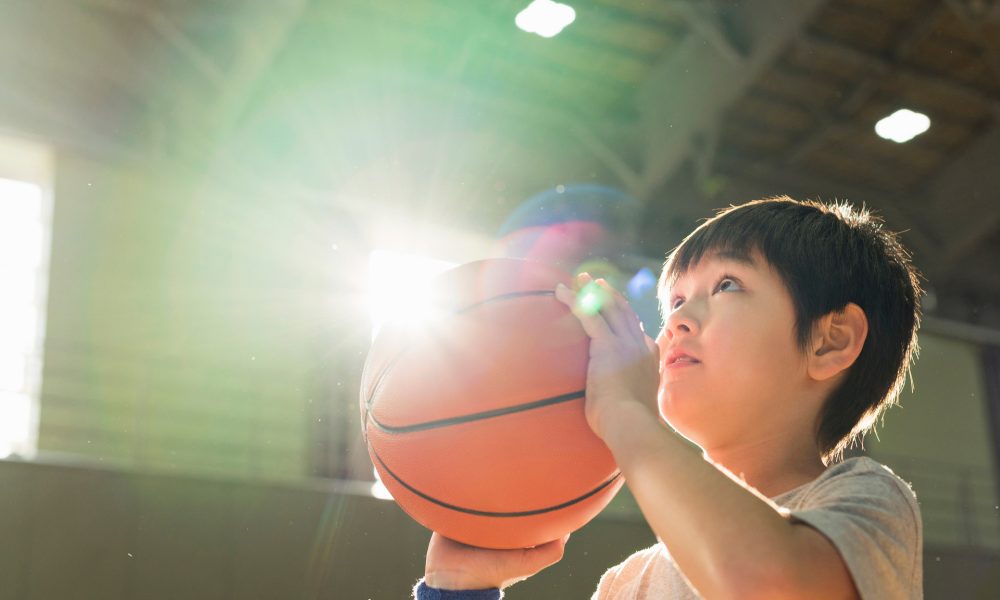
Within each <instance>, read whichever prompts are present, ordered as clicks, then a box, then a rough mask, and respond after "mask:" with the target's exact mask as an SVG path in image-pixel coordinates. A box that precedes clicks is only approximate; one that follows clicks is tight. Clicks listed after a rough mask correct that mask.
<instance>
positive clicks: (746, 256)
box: [656, 250, 757, 305]
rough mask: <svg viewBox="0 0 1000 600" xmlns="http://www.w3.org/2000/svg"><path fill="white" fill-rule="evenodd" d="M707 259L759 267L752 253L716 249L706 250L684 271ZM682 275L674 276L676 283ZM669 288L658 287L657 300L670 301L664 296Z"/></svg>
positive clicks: (685, 271) (661, 301)
mask: <svg viewBox="0 0 1000 600" xmlns="http://www.w3.org/2000/svg"><path fill="white" fill-rule="evenodd" d="M706 259H708V260H723V261H731V262H735V263H738V264H741V265H745V266H748V267H757V261H755V260H754V258H753V255H752V254H750V253H747V252H736V251H734V250H714V251H710V252H706V253H705V254H703V255H702V256H701V257H699V258H698V260H697V261H696V262H695V263H694V264H693V265H689V266H688V268H687V269H685V270H684V273H687V272H688V271H690V270H691V268H692V267H693V266H694V265H696V264H698V263H700V262H701V261H703V260H706ZM681 275H682V274H678V275H677V277H675V278H674V279H675V283H676V280H677V279H680V277H681ZM669 289H670V288H668V287H658V289H657V290H656V297H657V300H659V302H660V304H661V305H662V304H663V301H664V300H665V299H666V300H667V301H668V302H669V301H670V298H667V297H666V296H664V292H666V291H667V290H669Z"/></svg>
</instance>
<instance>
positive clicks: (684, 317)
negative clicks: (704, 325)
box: [661, 303, 698, 340]
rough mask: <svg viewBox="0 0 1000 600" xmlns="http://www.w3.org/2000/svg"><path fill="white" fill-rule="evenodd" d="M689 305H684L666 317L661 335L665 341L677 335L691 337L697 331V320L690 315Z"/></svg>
mask: <svg viewBox="0 0 1000 600" xmlns="http://www.w3.org/2000/svg"><path fill="white" fill-rule="evenodd" d="M689 306H690V304H689V303H686V304H683V305H681V306H680V308H678V309H677V310H675V311H672V312H671V313H670V314H668V315H667V318H666V322H665V323H664V325H663V333H662V334H661V335H662V336H663V337H664V338H666V339H667V340H672V339H673V338H674V336H677V335H691V334H693V333H696V332H697V331H698V320H697V318H696V317H695V316H694V315H693V314H692V313H691V309H690V308H689Z"/></svg>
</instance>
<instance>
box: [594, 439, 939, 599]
mask: <svg viewBox="0 0 1000 600" xmlns="http://www.w3.org/2000/svg"><path fill="white" fill-rule="evenodd" d="M772 499H773V500H774V502H775V503H776V504H778V506H781V507H784V508H786V509H787V510H788V511H789V512H790V514H791V519H792V520H793V521H797V522H800V523H804V524H806V525H809V526H810V527H813V528H814V529H816V530H817V531H819V532H820V533H822V534H823V535H825V536H826V537H827V538H829V539H830V541H832V542H833V545H834V546H836V548H837V550H838V551H840V555H841V556H842V557H843V559H844V562H845V563H846V564H847V568H848V570H849V571H850V572H851V576H852V577H853V578H854V583H855V585H856V586H857V588H858V592H859V593H860V594H861V598H862V599H865V600H867V599H875V598H878V599H879V600H894V599H897V598H900V599H912V598H918V599H919V598H923V595H924V594H923V579H924V577H923V527H922V524H921V520H920V507H919V506H917V498H916V496H915V495H914V494H913V491H912V490H911V489H910V486H909V485H907V484H906V482H904V481H903V480H902V479H900V478H899V477H898V476H897V475H896V474H895V473H893V472H892V471H891V470H889V468H888V467H886V466H885V465H882V464H880V463H878V462H876V461H874V460H872V459H870V458H867V457H858V458H849V459H847V460H845V461H843V462H841V463H837V464H835V465H832V466H830V467H828V468H827V469H826V471H824V472H823V474H822V475H820V476H819V477H817V478H816V479H814V480H813V481H811V482H809V483H807V484H805V485H803V486H800V487H797V488H795V489H794V490H791V491H789V492H786V493H784V494H781V495H780V496H777V497H775V498H772ZM698 598H701V596H700V595H699V594H698V592H697V591H696V590H694V589H693V588H692V587H691V586H690V585H689V584H688V582H687V580H686V579H685V578H684V576H683V574H681V572H680V570H679V569H678V568H677V565H676V564H674V562H673V560H672V559H671V557H670V554H669V553H668V552H667V549H666V547H665V546H664V545H663V543H657V544H656V545H654V546H652V547H650V548H647V549H645V550H641V551H639V552H636V553H635V554H633V555H632V556H630V557H628V558H627V559H625V562H623V563H621V564H620V565H618V566H616V567H612V568H611V569H609V570H608V572H607V573H605V574H604V576H603V577H602V578H601V582H600V584H598V587H597V591H596V592H594V595H593V597H592V598H591V600H647V599H648V600H654V599H655V600H660V599H669V600H674V599H682V600H688V599H698Z"/></svg>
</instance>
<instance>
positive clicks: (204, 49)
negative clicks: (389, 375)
mask: <svg viewBox="0 0 1000 600" xmlns="http://www.w3.org/2000/svg"><path fill="white" fill-rule="evenodd" d="M566 3H567V4H568V5H570V6H572V8H573V9H574V14H575V20H573V22H572V23H570V24H569V25H568V26H566V27H565V29H564V30H562V31H561V32H559V33H558V35H554V36H552V37H544V36H543V35H539V34H536V33H531V32H528V31H524V30H522V29H520V28H519V27H518V25H517V22H516V21H517V15H518V14H519V13H520V12H521V11H522V10H524V9H525V8H526V7H527V6H528V4H529V3H528V0H496V1H492V2H464V1H460V0H439V1H434V0H409V1H395V0H393V1H384V2H367V1H362V0H339V1H335V0H286V1H282V2H265V1H263V0H249V1H246V2H215V1H209V2H206V1H197V0H147V1H143V2H134V1H130V0H0V248H2V251H0V274H2V277H3V280H2V282H0V289H2V290H3V293H2V295H0V332H2V333H0V345H2V346H0V356H2V360H0V457H5V458H3V459H2V460H0V535H2V537H3V539H4V543H3V544H2V545H0V598H2V599H8V598H9V599H22V598H25V599H27V598H30V599H54V598H55V599H61V598H102V599H114V598H241V599H243V598H345V599H354V598H362V599H363V598H373V599H392V598H404V597H406V595H407V593H408V590H409V588H410V587H411V586H412V585H413V583H414V582H415V581H416V579H417V578H418V577H419V576H420V575H421V573H422V567H423V551H424V549H425V547H426V546H425V544H426V541H427V538H428V536H429V534H428V532H427V531H425V530H423V529H422V528H421V527H419V526H418V525H416V524H414V523H413V522H411V521H410V520H409V519H408V518H407V517H406V516H405V515H403V514H402V513H401V511H400V510H399V509H398V508H397V507H396V506H395V504H394V503H392V502H388V501H385V500H382V499H379V498H377V497H376V494H374V493H373V490H376V491H377V488H373V485H374V484H373V476H372V468H371V465H370V462H369V461H368V458H367V455H366V453H365V450H364V447H363V444H362V442H361V439H360V424H359V422H358V420H359V418H358V382H359V377H360V369H361V365H362V363H363V361H364V356H365V351H366V348H367V345H368V344H369V342H370V339H371V335H372V317H371V306H372V302H373V298H372V291H371V290H372V287H371V285H372V284H371V280H372V278H373V277H374V275H373V273H374V271H373V269H372V265H374V264H375V263H374V261H373V256H376V255H378V253H379V252H381V253H389V256H393V257H397V258H399V257H411V258H412V257H414V256H417V257H424V258H426V259H434V260H436V261H447V262H464V261H468V260H473V259H476V258H481V257H483V256H487V255H489V253H490V252H494V251H495V250H496V247H497V243H498V239H499V238H498V232H500V231H501V230H502V228H503V226H504V223H507V222H508V221H509V219H510V218H511V215H514V214H516V213H517V210H518V208H519V207H522V206H523V205H524V204H523V203H524V202H525V201H526V200H527V199H529V198H531V197H533V196H535V195H536V194H538V193H542V192H545V191H546V190H549V191H551V190H556V191H557V193H561V192H559V190H560V189H561V190H571V189H576V187H578V186H602V187H603V188H610V189H614V190H618V191H620V192H621V193H622V194H623V195H625V196H627V197H628V198H630V199H633V200H634V202H630V203H628V205H627V207H626V208H625V209H623V210H624V212H625V213H627V214H625V216H624V217H623V218H620V219H617V220H616V225H615V228H614V230H613V231H611V232H610V234H613V236H612V237H614V239H615V243H614V244H613V247H614V249H615V250H614V252H611V251H609V252H608V255H607V256H601V257H598V258H599V259H600V260H599V262H600V265H601V268H604V269H606V270H607V271H608V272H609V273H612V274H615V275H616V276H619V277H623V278H625V280H626V281H627V280H628V278H629V277H631V276H633V275H634V274H636V273H638V272H640V271H641V269H642V268H643V267H648V268H650V269H652V270H653V271H654V272H655V269H656V268H657V266H658V265H659V263H660V262H661V261H662V258H663V255H664V253H665V252H666V251H667V250H669V249H670V248H672V247H673V246H674V245H675V244H676V243H677V242H678V241H679V240H680V238H681V236H682V235H683V234H684V233H686V232H687V231H689V230H690V229H692V228H693V227H694V226H695V225H696V224H697V223H698V219H699V218H703V217H705V216H708V215H710V214H711V213H712V211H713V209H715V208H719V207H723V206H726V205H728V204H730V203H734V202H740V201H744V200H748V199H752V198H757V197H762V196H767V195H778V194H789V195H792V196H795V197H800V198H820V199H824V200H834V199H846V200H849V201H851V202H854V203H856V204H861V203H864V204H866V205H867V206H869V207H870V208H872V209H873V210H876V211H877V212H879V213H880V214H882V215H884V216H885V218H886V219H887V221H888V223H889V225H890V226H891V227H892V228H894V229H896V230H903V231H904V233H903V234H902V235H903V239H904V241H905V243H906V244H907V245H908V246H909V248H911V249H912V251H913V254H914V256H913V258H914V261H915V263H916V264H917V265H918V266H919V267H920V268H921V269H922V271H923V272H924V273H925V275H926V278H927V280H926V284H927V290H928V292H927V295H926V297H925V298H924V311H925V319H924V326H923V328H922V331H921V335H920V342H921V346H922V350H921V353H920V359H919V361H918V362H917V364H916V366H915V367H914V369H913V372H912V379H913V381H914V383H915V386H914V387H912V388H911V387H908V388H907V390H906V391H905V393H904V395H903V397H902V402H901V404H902V405H901V406H900V407H896V408H894V409H892V410H891V411H890V412H889V414H888V419H887V420H886V422H885V425H884V426H883V427H880V428H879V429H878V436H877V438H876V437H875V436H869V438H868V440H867V441H866V444H865V448H864V449H863V450H860V449H859V450H857V451H858V452H867V453H868V454H870V455H872V456H873V457H875V458H877V459H878V460H881V461H883V462H885V463H886V464H888V465H889V466H891V467H892V468H893V469H894V470H895V471H896V472H897V473H899V474H900V475H901V476H902V477H903V478H904V479H906V480H908V481H911V482H912V483H913V486H914V489H915V491H916V493H917V495H918V497H919V499H920V502H921V505H922V509H923V518H924V527H925V556H924V561H925V562H924V564H925V572H926V582H925V586H926V591H927V597H928V598H941V597H960V598H995V597H997V594H998V593H1000V495H998V474H997V468H998V462H997V457H998V450H1000V437H998V436H1000V350H998V348H1000V302H998V301H1000V268H998V266H1000V202H998V200H1000V198H998V191H997V190H1000V169H998V168H997V165H998V164H1000V163H998V159H1000V2H997V1H996V0H943V1H932V0H885V1H879V2H867V1H863V0H797V1H795V2H790V1H789V2H782V1H780V0H759V1H756V2H724V1H721V0H714V1H711V0H704V1H694V0H566ZM542 33H546V34H548V33H551V32H545V31H543V32H542ZM899 109H908V110H911V111H914V112H916V113H920V114H922V115H925V116H926V117H927V118H928V119H929V128H927V129H926V131H924V132H923V133H921V134H920V135H918V136H917V137H915V138H913V139H912V140H910V141H907V142H902V143H901V142H896V141H890V140H888V139H884V138H882V137H880V135H879V134H878V133H877V132H876V128H875V126H876V123H878V122H880V121H881V120H882V119H883V118H885V117H887V116H890V115H892V114H893V113H895V112H896V111H897V110H899ZM925 124H926V123H925ZM373 253H375V254H373ZM384 255H385V254H383V256H384ZM390 262H391V261H390ZM407 264H409V263H407ZM414 264H416V263H414ZM419 264H424V263H419ZM435 264H440V263H435ZM414 268H415V267H414ZM405 276H406V274H405V273H404V274H399V273H397V274H394V275H390V276H389V277H390V280H389V281H390V282H394V284H393V285H390V286H389V287H390V295H393V294H395V295H396V296H398V295H399V290H400V287H401V286H400V284H399V281H402V280H401V279H399V278H401V277H402V278H405ZM393 277H395V278H396V279H393ZM393 290H395V291H394V292H393ZM388 310H394V309H392V308H391V307H390V309H388ZM397 310H398V308H397ZM652 318H654V319H655V317H652ZM651 540H652V536H651V534H650V532H649V530H648V529H647V528H646V526H645V524H644V522H643V521H642V519H641V516H640V515H639V513H638V511H637V509H636V507H635V505H634V504H633V503H632V502H631V501H630V499H629V497H628V494H627V493H623V494H622V495H620V496H619V498H618V499H616V501H615V502H614V503H613V504H612V505H611V506H610V507H609V508H608V509H607V510H606V511H605V512H604V513H602V514H601V515H600V516H599V517H598V518H597V519H596V520H595V521H594V522H592V523H591V524H590V525H588V526H587V527H585V528H584V529H583V530H581V531H580V532H578V533H577V534H576V535H574V538H573V540H572V541H571V543H570V545H569V547H568V550H567V556H566V558H565V559H564V560H563V561H562V562H561V563H560V564H559V565H557V566H555V567H553V568H551V569H549V570H547V571H545V572H543V574H541V575H539V576H538V577H536V578H533V579H532V580H530V581H528V582H526V583H523V584H520V585H518V586H515V587H514V588H512V589H511V590H510V591H509V592H508V596H507V597H508V598H511V599H515V600H516V599H522V598H555V599H562V598H567V599H569V598H586V597H589V594H590V592H591V591H592V590H593V588H594V586H595V584H596V582H597V579H598V577H599V576H600V574H601V573H602V572H603V570H604V569H605V568H606V567H608V566H611V565H613V564H615V563H616V562H618V561H620V560H621V559H623V558H624V557H625V556H626V555H627V554H629V553H630V552H631V551H633V550H636V549H638V548H640V547H643V546H644V545H648V544H649V543H650V541H651Z"/></svg>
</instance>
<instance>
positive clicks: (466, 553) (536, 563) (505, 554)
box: [424, 533, 569, 590]
mask: <svg viewBox="0 0 1000 600" xmlns="http://www.w3.org/2000/svg"><path fill="white" fill-rule="evenodd" d="M568 539H569V536H568V535H567V536H566V537H564V538H562V539H561V540H555V541H553V542H549V543H547V544H542V545H540V546H535V547H534V548H526V549H523V550H490V549H487V548H477V547H475V546H467V545H465V544H461V543H459V542H456V541H454V540H450V539H448V538H446V537H444V536H442V535H439V534H437V533H435V534H434V535H432V536H431V541H430V544H429V545H428V546H427V563H426V566H425V568H424V582H425V583H426V584H427V585H429V586H431V587H433V588H438V589H442V590H480V589H487V588H500V589H503V588H505V587H507V586H510V585H513V584H515V583H517V582H518V581H521V580H522V579H527V578H528V577H530V576H532V575H534V574H535V573H537V572H539V571H541V570H542V569H544V568H545V567H548V566H550V565H553V564H555V563H557V562H559V560H560V559H561V558H562V556H563V550H564V549H565V547H566V540H568Z"/></svg>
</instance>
